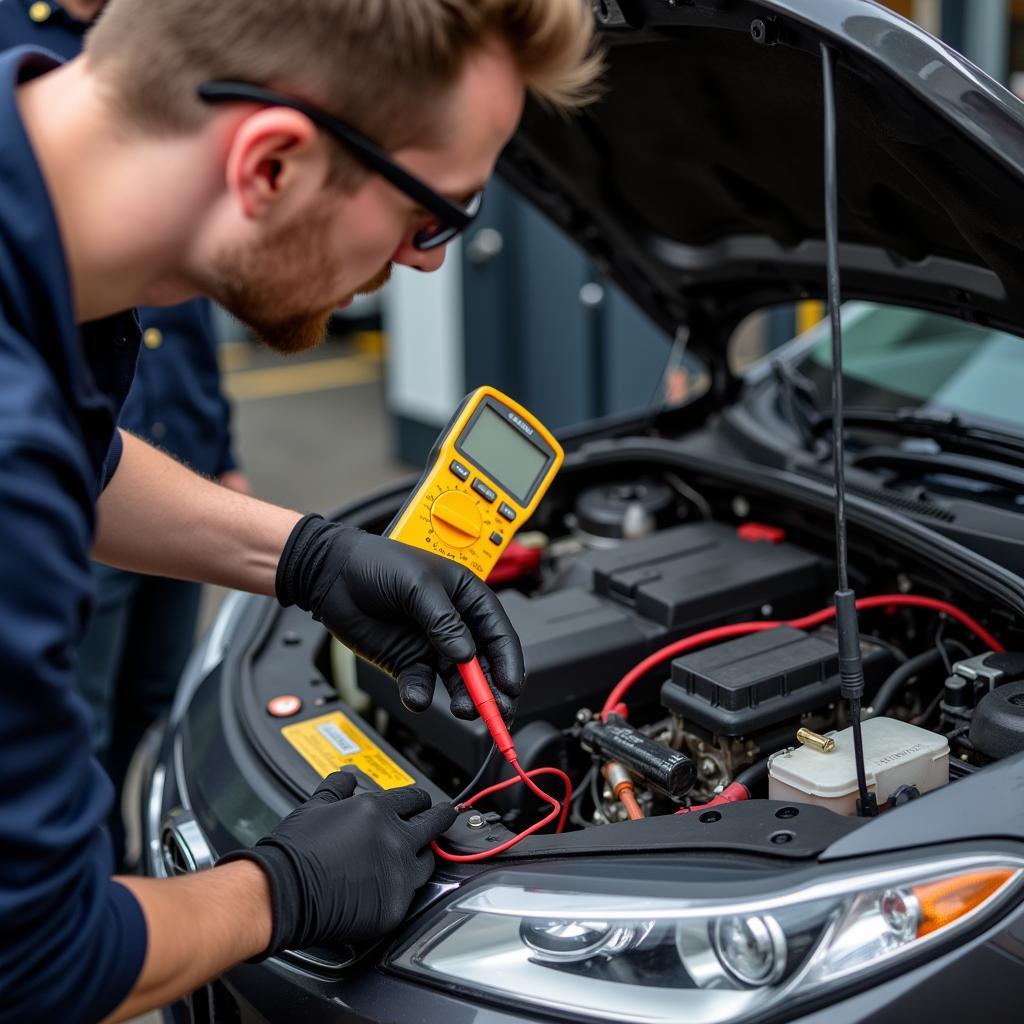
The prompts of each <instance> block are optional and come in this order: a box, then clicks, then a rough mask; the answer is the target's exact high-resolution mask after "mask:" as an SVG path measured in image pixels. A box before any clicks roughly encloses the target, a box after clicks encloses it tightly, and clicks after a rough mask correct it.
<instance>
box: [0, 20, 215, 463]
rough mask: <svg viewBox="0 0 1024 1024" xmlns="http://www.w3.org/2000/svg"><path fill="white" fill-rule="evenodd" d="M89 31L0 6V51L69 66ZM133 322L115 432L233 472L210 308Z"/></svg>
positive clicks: (151, 311) (190, 305)
mask: <svg viewBox="0 0 1024 1024" xmlns="http://www.w3.org/2000/svg"><path fill="white" fill-rule="evenodd" d="M88 27H89V26H88V25H87V24H86V23H85V22H82V21H79V20H78V19H77V18H75V17H73V16H72V15H71V14H69V13H68V12H67V11H65V10H64V9H63V8H62V7H61V6H60V5H59V4H58V3H56V2H52V0H51V2H45V0H42V2H41V0H0V50H3V49H7V48H8V47H11V46H22V45H28V46H36V47H40V48H43V49H47V50H49V51H50V52H52V53H55V54H57V55H58V56H59V57H61V58H63V59H64V60H71V59H72V58H74V57H77V56H78V54H79V52H80V51H81V49H82V39H83V37H84V35H85V33H86V30H87V29H88ZM139 318H140V319H141V321H142V327H143V331H144V333H143V341H144V343H145V344H144V345H143V348H142V352H141V355H140V357H139V362H138V368H137V370H136V377H135V383H134V385H133V386H132V389H131V392H130V394H129V396H128V400H127V402H125V405H124V409H123V410H122V412H121V426H122V427H125V428H126V429H128V430H130V431H131V432H132V433H133V434H138V435H139V436H140V437H144V438H145V439H146V440H147V441H150V442H151V443H153V444H155V445H157V446H158V447H160V448H163V449H165V450H166V451H168V452H170V454H171V455H173V456H175V458H177V459H180V460H181V461H182V462H184V463H186V464H187V465H189V466H191V467H192V468H193V469H194V470H196V472H198V473H203V474H204V475H206V476H219V475H220V474H221V473H223V472H225V471H226V470H229V469H234V468H235V460H234V456H233V454H232V450H231V407H230V405H229V404H228V401H227V399H226V398H225V397H224V394H223V392H222V391H221V386H220V370H219V367H218V365H217V346H216V338H215V333H214V329H213V313H212V309H211V306H210V303H209V302H208V301H207V300H206V299H194V300H192V301H191V302H186V303H183V304H182V305H180V306H175V307H173V308H169V309H165V308H162V307H161V308H150V307H144V308H142V309H140V310H139Z"/></svg>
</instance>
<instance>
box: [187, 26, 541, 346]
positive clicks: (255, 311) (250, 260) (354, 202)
mask: <svg viewBox="0 0 1024 1024" xmlns="http://www.w3.org/2000/svg"><path fill="white" fill-rule="evenodd" d="M523 99H524V87H523V82H522V79H521V78H520V76H519V72H518V70H517V68H516V66H515V63H514V60H513V58H512V57H511V55H510V54H509V53H508V52H507V50H506V49H504V48H503V47H501V48H499V47H497V46H495V47H494V48H493V49H488V50H485V51H482V52H480V53H478V54H476V55H474V56H473V57H471V58H469V60H468V61H467V64H466V67H465V69H464V71H463V74H462V76H461V78H460V80H459V82H458V83H457V84H456V86H455V88H454V89H453V91H452V94H451V95H450V96H449V97H448V98H446V101H445V103H446V106H447V110H446V111H445V117H444V118H443V119H442V121H443V123H444V124H445V125H446V128H447V130H446V131H445V133H444V136H445V137H444V138H443V139H440V140H439V141H438V142H437V143H436V144H434V145H432V146H431V147H429V148H427V147H423V148H410V149H406V150H401V151H398V152H396V153H394V154H393V157H394V159H395V161H396V162H397V163H399V164H400V165H401V166H403V167H404V168H406V170H408V171H410V172H411V173H413V174H414V175H416V176H417V177H419V178H420V179H421V180H422V181H424V182H425V183H426V184H428V185H429V186H430V187H431V188H433V189H434V190H435V191H437V192H438V193H439V194H441V195H443V196H445V197H446V198H448V199H450V200H452V201H454V202H457V203H460V204H461V203H462V202H464V201H465V200H466V199H467V198H468V197H469V196H471V195H473V194H474V193H475V192H477V191H479V190H480V188H482V186H483V184H484V183H485V182H486V181H487V179H488V177H489V176H490V174H491V171H492V170H493V167H494V163H495V161H496V160H497V157H498V154H499V153H500V152H501V150H502V148H503V147H504V145H505V143H506V142H507V141H508V139H509V138H510V137H511V135H512V133H513V132H514V130H515V127H516V125H517V124H518V123H519V118H520V116H521V113H522V106H523ZM324 144H326V145H334V144H335V143H333V141H331V140H328V139H324ZM321 197H322V198H321V199H320V200H319V201H318V202H317V203H316V204H315V205H314V206H313V207H311V208H310V209H309V210H308V211H307V213H306V214H305V215H303V216H302V217H300V218H298V219H294V220H292V221H291V222H290V223H288V224H287V225H285V226H283V227H281V228H278V229H277V230H276V231H273V232H271V233H268V234H267V235H266V236H265V237H264V238H263V239H262V240H261V242H260V244H258V245H252V244H246V245H244V246H243V245H235V246H232V247H230V248H227V249H225V250H223V251H221V253H220V254H219V255H218V257H217V258H216V259H215V261H214V265H213V267H212V268H211V269H212V273H211V274H210V275H209V279H208V280H207V281H206V282H204V288H203V290H204V291H205V292H206V293H207V294H209V295H210V296H211V297H212V298H214V299H216V300H217V301H218V302H220V303H221V305H223V306H224V307H225V308H226V309H227V310H228V311H229V312H231V313H232V314H234V315H235V316H236V317H238V318H239V319H240V320H242V321H243V322H245V323H247V324H249V326H250V327H252V328H253V330H254V331H255V332H256V333H257V335H258V336H259V337H260V338H261V339H262V340H263V341H264V342H265V343H266V344H267V345H269V346H270V347H271V348H273V349H276V350H277V351H279V352H289V353H290V352H299V351H302V350H304V349H307V348H310V347H312V346H313V345H316V344H318V343H319V342H320V341H321V340H322V339H323V337H324V334H325V333H326V327H327V322H328V320H329V319H330V316H331V313H332V312H333V311H334V309H335V308H337V307H338V306H343V305H345V304H347V303H348V302H351V300H352V298H353V296H354V295H359V294H366V293H369V292H372V291H375V290H377V289H378V288H381V287H383V285H384V284H385V283H386V282H387V280H388V278H389V277H390V275H391V269H392V267H393V265H394V264H396V263H400V264H403V265H405V266H409V267H413V268H414V269H417V270H421V271H426V272H429V271H432V270H436V269H437V268H438V267H440V266H441V263H442V262H443V261H444V248H443V247H442V248H438V249H435V250H431V251H429V252H420V251H419V250H417V249H416V248H415V247H414V246H413V244H412V239H413V236H414V235H415V234H416V232H417V231H418V230H419V229H420V228H422V227H423V226H424V224H425V223H426V222H427V220H428V219H429V215H428V214H426V213H425V212H424V211H423V210H421V209H420V208H419V207H418V206H417V204H416V203H415V201H414V200H412V199H409V198H408V197H407V196H405V195H404V194H403V193H401V192H399V191H398V190H397V189H395V188H394V187H393V186H392V185H390V184H388V182H386V181H385V180H384V179H383V178H381V177H379V176H378V175H370V176H369V177H368V178H367V180H366V181H365V182H364V183H363V184H362V185H361V186H360V187H359V189H358V190H357V191H356V192H355V193H352V194H345V193H341V192H340V191H339V190H338V189H337V188H331V187H325V188H324V189H323V190H322V192H321Z"/></svg>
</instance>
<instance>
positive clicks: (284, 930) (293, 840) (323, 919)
mask: <svg viewBox="0 0 1024 1024" xmlns="http://www.w3.org/2000/svg"><path fill="white" fill-rule="evenodd" d="M355 788H356V780H355V777H354V776H353V775H351V774H350V773H348V772H335V773H334V774H333V775H328V776H327V778H326V779H324V781H323V782H321V783H320V785H319V786H318V787H317V789H316V792H314V793H313V795H312V796H311V797H310V798H309V799H308V800H307V801H306V802H305V803H304V804H302V805H301V806H299V807H296V808H295V810H294V811H292V813H291V814H289V815H288V817H287V818H285V819H284V820H283V821H281V823H280V824H279V825H278V826H277V828H275V829H274V831H273V832H271V833H270V835H269V836H264V838H263V839H261V840H260V841H259V842H258V843H257V844H256V845H255V846H254V847H253V848H252V849H251V850H238V851H235V852H234V853H229V854H228V855H227V856H226V857H223V858H221V860H220V861H219V862H218V863H220V864H224V863H226V862H228V861H233V860H239V859H247V860H253V861H255V862H256V863H257V864H259V866H260V867H261V868H263V870H264V871H265V872H266V875H267V878H268V879H269V880H270V904H271V910H272V912H273V921H274V923H273V930H272V932H271V937H270V945H269V946H267V948H266V950H265V951H264V952H263V954H262V956H261V957H258V958H257V959H263V957H268V956H273V955H274V954H276V953H280V952H281V950H283V949H305V948H306V947H308V946H327V947H330V948H334V947H338V946H340V945H342V944H344V943H346V942H359V941H364V940H368V939H375V938H378V937H379V936H381V935H384V934H385V933H386V932H388V931H390V930H391V929H392V928H395V927H397V926H398V925H399V924H400V923H401V921H402V919H403V918H404V917H405V915H406V913H407V912H408V910H409V904H410V903H411V902H412V898H413V894H414V893H415V892H416V890H417V889H418V888H419V887H420V886H421V885H423V884H424V883H425V882H426V881H427V879H428V878H430V876H431V874H432V873H433V870H434V854H433V852H432V851H431V849H430V845H429V844H430V841H431V840H432V839H436V838H437V837H438V836H439V835H440V834H441V833H442V832H444V831H445V830H446V829H449V828H451V826H452V823H453V822H454V821H455V811H454V810H453V808H452V805H451V804H438V805H437V806H436V807H431V806H430V796H429V795H428V794H427V793H426V792H425V791H424V790H422V789H410V788H403V789H391V790H387V791H386V792H381V793H361V794H360V795H359V796H352V794H353V792H354V791H355Z"/></svg>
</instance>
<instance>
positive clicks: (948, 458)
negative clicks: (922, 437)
mask: <svg viewBox="0 0 1024 1024" xmlns="http://www.w3.org/2000/svg"><path fill="white" fill-rule="evenodd" d="M850 463H851V465H854V466H856V467H857V468H858V469H878V468H880V467H884V468H886V469H894V470H896V471H897V472H910V473H915V474H918V475H921V474H936V473H942V474H945V475H947V476H956V477H960V478H962V479H967V480H977V481H979V482H981V483H985V484H991V485H994V486H996V487H1003V488H1006V489H1008V490H1011V491H1014V492H1015V493H1021V492H1024V471H1021V470H1019V469H1014V468H1013V467H1012V466H1007V465H1005V464H1003V463H999V462H993V461H992V460H990V459H979V458H977V457H975V456H964V455H949V454H946V453H944V452H939V453H932V452H907V451H903V449H901V448H868V449H867V450H866V451H863V452H861V453H860V454H858V455H856V456H854V457H853V458H852V459H851V460H850Z"/></svg>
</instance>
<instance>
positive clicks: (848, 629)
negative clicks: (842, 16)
mask: <svg viewBox="0 0 1024 1024" xmlns="http://www.w3.org/2000/svg"><path fill="white" fill-rule="evenodd" d="M821 74H822V87H823V94H824V105H825V250H826V262H827V268H828V311H829V317H830V320H831V324H832V464H833V478H834V480H835V489H836V492H835V493H836V568H837V572H838V589H837V590H836V594H835V605H836V632H837V634H838V646H839V678H840V680H841V689H840V693H841V694H842V696H843V697H845V698H846V699H847V700H848V701H849V706H850V725H851V727H852V728H853V753H854V760H855V762H856V766H857V790H858V798H857V814H858V815H860V816H861V817H868V818H872V817H874V816H875V815H876V814H878V802H877V800H876V797H875V794H874V793H872V792H869V790H868V786H867V777H866V772H865V768H864V738H863V735H862V733H861V721H860V713H861V703H862V701H863V699H864V665H863V663H862V661H861V656H860V629H859V626H858V624H857V604H856V601H857V598H856V595H855V594H854V592H853V591H852V590H851V589H850V580H849V572H848V563H849V559H848V553H847V546H846V471H845V453H844V444H843V442H844V431H843V336H842V322H841V317H840V311H839V304H840V289H839V186H838V169H837V166H836V94H835V61H834V55H833V53H832V50H831V49H830V47H829V46H828V44H827V43H822V44H821Z"/></svg>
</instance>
